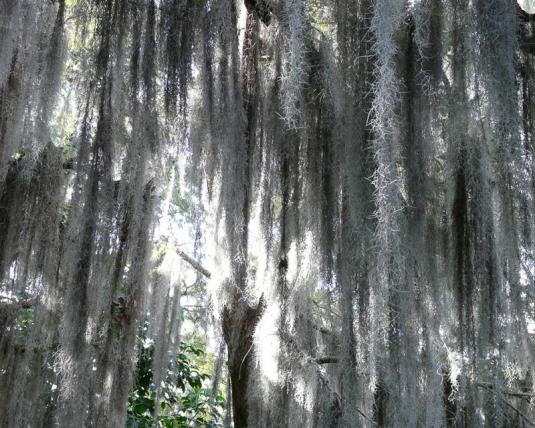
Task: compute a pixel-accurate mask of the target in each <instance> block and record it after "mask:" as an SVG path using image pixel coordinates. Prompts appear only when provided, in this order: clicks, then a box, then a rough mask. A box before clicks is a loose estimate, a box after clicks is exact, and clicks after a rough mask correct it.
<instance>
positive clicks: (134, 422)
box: [127, 342, 225, 428]
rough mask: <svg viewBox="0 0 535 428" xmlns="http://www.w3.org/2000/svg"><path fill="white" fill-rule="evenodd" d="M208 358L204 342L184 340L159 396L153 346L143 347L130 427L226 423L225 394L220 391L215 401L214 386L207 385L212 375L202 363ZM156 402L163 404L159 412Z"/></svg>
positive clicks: (169, 427)
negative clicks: (153, 368) (155, 378)
mask: <svg viewBox="0 0 535 428" xmlns="http://www.w3.org/2000/svg"><path fill="white" fill-rule="evenodd" d="M205 358H206V353H205V351H204V349H203V347H202V346H201V345H199V344H197V343H194V342H191V343H185V342H182V343H181V345H180V352H179V353H178V355H177V358H176V362H175V364H174V365H172V366H173V368H170V369H169V370H168V372H167V377H166V379H165V380H164V381H163V382H162V385H161V397H160V399H159V400H158V399H157V392H156V386H155V385H154V383H153V376H152V361H153V347H152V346H144V347H142V348H141V350H140V357H139V361H138V365H137V370H136V378H135V382H134V388H133V391H132V393H131V394H130V397H129V398H128V421H127V427H129V428H149V427H152V426H155V425H156V426H163V427H166V428H182V427H209V428H215V427H220V426H222V425H221V423H220V420H221V410H222V409H223V407H224V405H225V397H224V396H223V394H222V393H220V392H219V391H218V392H217V394H215V400H213V402H212V396H213V395H212V388H211V386H207V381H208V380H209V379H210V377H211V375H210V374H209V373H207V370H205V369H204V368H203V367H202V362H203V361H204V359H205ZM157 403H159V404H157ZM156 405H159V407H160V408H159V411H158V412H155V410H156V409H155V406H156ZM155 413H156V414H157V416H156V418H155V417H154V415H155ZM155 419H156V420H155Z"/></svg>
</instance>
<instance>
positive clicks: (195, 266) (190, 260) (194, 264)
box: [176, 248, 212, 279]
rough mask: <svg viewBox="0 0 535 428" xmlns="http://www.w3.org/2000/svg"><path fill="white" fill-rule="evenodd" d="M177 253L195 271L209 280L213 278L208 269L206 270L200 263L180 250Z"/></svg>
mask: <svg viewBox="0 0 535 428" xmlns="http://www.w3.org/2000/svg"><path fill="white" fill-rule="evenodd" d="M176 253H177V254H178V255H179V256H180V257H181V258H182V260H184V261H186V262H188V263H189V264H190V266H191V267H192V268H193V269H195V270H197V271H198V272H200V273H202V274H203V275H204V276H205V277H206V278H208V279H209V278H211V277H212V274H211V273H210V271H208V269H206V268H205V267H204V266H203V265H201V263H200V262H198V261H197V260H195V259H194V258H193V257H190V256H188V255H187V254H186V253H185V252H184V251H182V250H179V249H178V248H177V250H176Z"/></svg>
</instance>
